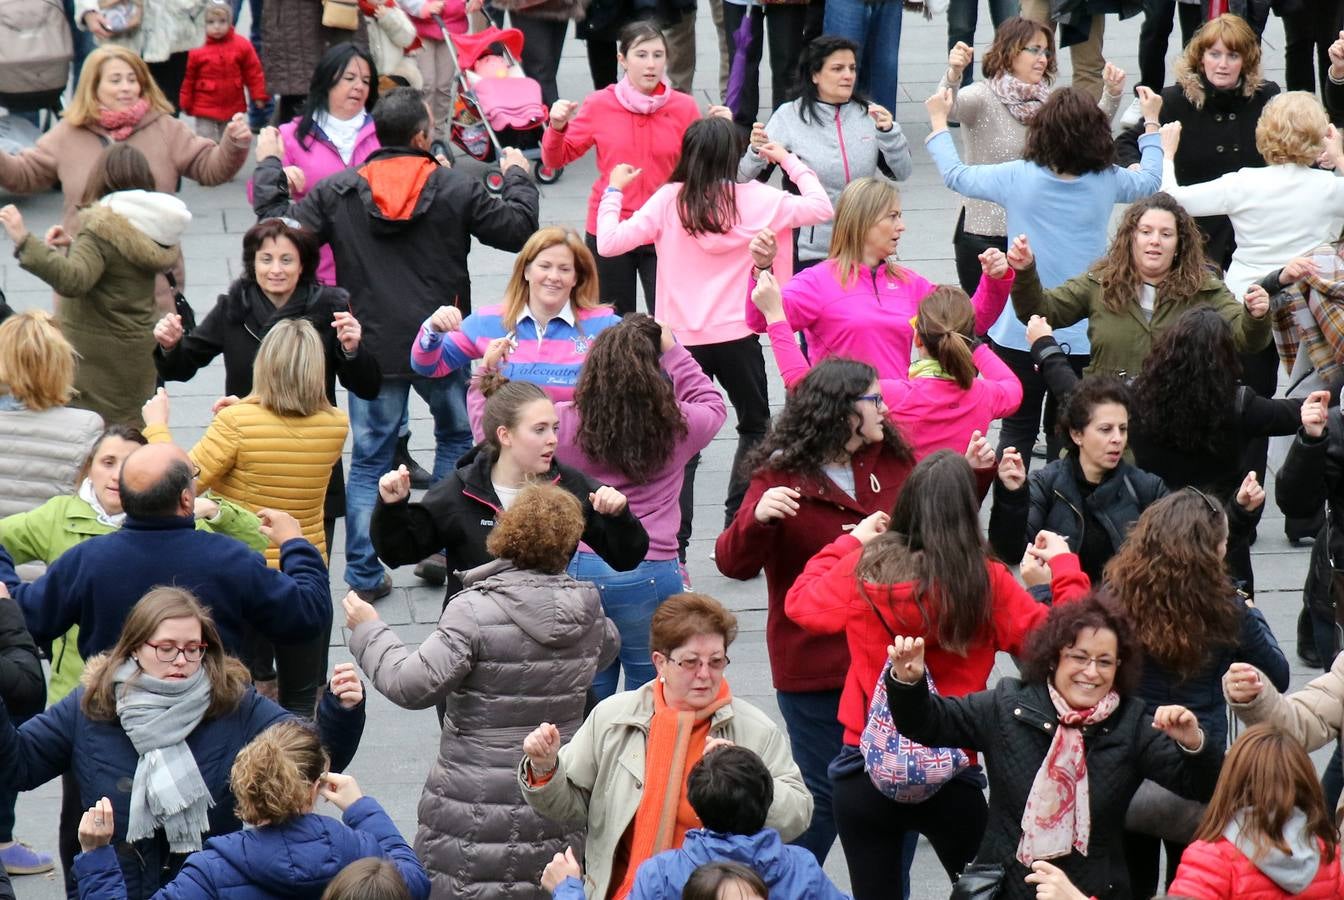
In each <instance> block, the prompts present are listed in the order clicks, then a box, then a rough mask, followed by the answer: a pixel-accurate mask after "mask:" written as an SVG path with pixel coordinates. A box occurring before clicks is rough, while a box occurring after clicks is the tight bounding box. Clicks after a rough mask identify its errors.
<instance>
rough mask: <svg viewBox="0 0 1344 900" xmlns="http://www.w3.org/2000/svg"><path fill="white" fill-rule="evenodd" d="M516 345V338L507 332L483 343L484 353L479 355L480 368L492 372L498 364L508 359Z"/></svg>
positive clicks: (496, 368) (500, 364)
mask: <svg viewBox="0 0 1344 900" xmlns="http://www.w3.org/2000/svg"><path fill="white" fill-rule="evenodd" d="M517 346H518V339H517V338H516V337H514V336H513V332H509V333H508V334H506V335H504V336H503V337H497V338H495V339H493V340H492V341H490V343H488V344H486V345H485V353H484V354H483V355H482V356H481V369H482V370H483V371H486V372H494V371H497V370H498V369H499V367H500V366H502V365H504V363H506V362H508V361H509V354H510V353H512V352H513V351H514V349H515V348H517Z"/></svg>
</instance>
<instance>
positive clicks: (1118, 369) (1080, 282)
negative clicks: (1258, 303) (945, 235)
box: [1012, 265, 1272, 378]
mask: <svg viewBox="0 0 1344 900" xmlns="http://www.w3.org/2000/svg"><path fill="white" fill-rule="evenodd" d="M1012 298H1013V311H1014V312H1016V313H1017V317H1018V318H1019V319H1021V320H1022V321H1023V322H1024V323H1025V322H1026V321H1027V320H1028V319H1030V318H1031V317H1032V316H1044V317H1045V319H1046V321H1048V322H1049V323H1050V326H1051V327H1052V328H1063V327H1065V326H1066V325H1072V324H1074V323H1075V322H1078V321H1080V320H1082V319H1087V320H1088V323H1087V336H1088V339H1089V340H1091V342H1092V362H1091V363H1089V364H1088V367H1087V369H1086V372H1087V373H1088V374H1093V373H1101V374H1106V375H1119V376H1120V377H1122V378H1133V377H1134V376H1135V375H1138V374H1139V369H1141V368H1142V367H1143V361H1144V359H1145V358H1146V357H1147V356H1148V351H1149V350H1150V349H1152V346H1153V341H1155V340H1157V338H1158V337H1159V336H1161V334H1162V333H1163V332H1164V331H1166V330H1167V329H1168V328H1170V327H1171V326H1172V325H1173V324H1175V322H1176V320H1177V319H1179V318H1180V317H1181V315H1182V314H1183V313H1185V311H1186V310H1190V309H1195V308H1196V307H1200V306H1208V307H1212V308H1213V309H1215V310H1217V312H1218V314H1219V315H1220V316H1222V317H1223V319H1224V320H1226V321H1227V324H1228V325H1230V326H1232V339H1233V340H1234V341H1236V344H1237V349H1238V350H1240V351H1241V352H1243V353H1252V352H1255V351H1257V350H1263V349H1264V348H1265V347H1267V346H1268V345H1269V342H1270V339H1271V337H1272V335H1271V333H1270V326H1269V316H1267V315H1266V316H1264V317H1262V318H1259V319H1256V318H1253V317H1252V316H1251V314H1250V313H1248V312H1247V311H1246V307H1245V305H1244V304H1242V302H1241V301H1240V300H1238V299H1237V298H1236V297H1234V296H1232V292H1231V291H1229V290H1228V289H1227V286H1226V285H1224V284H1223V282H1222V279H1220V278H1218V277H1217V276H1215V275H1212V274H1211V275H1209V276H1207V277H1206V278H1205V279H1204V283H1203V284H1202V285H1200V288H1199V290H1198V291H1197V292H1196V293H1195V295H1194V296H1193V297H1190V298H1186V299H1177V300H1175V301H1172V300H1168V301H1166V302H1159V303H1158V304H1157V308H1156V309H1154V310H1153V318H1152V319H1151V320H1149V319H1148V318H1147V317H1146V316H1145V315H1144V313H1143V309H1142V308H1141V307H1140V306H1139V300H1138V298H1137V297H1136V298H1134V299H1133V300H1132V301H1130V303H1129V304H1128V305H1126V307H1125V309H1124V310H1123V311H1121V312H1118V313H1117V312H1112V311H1111V310H1109V309H1107V308H1106V306H1105V305H1104V304H1103V303H1102V302H1101V282H1100V281H1099V280H1098V279H1097V276H1096V275H1095V274H1093V273H1092V272H1087V273H1085V274H1083V275H1079V276H1078V277H1077V278H1070V279H1069V280H1068V281H1066V282H1064V283H1063V284H1061V285H1059V286H1058V287H1053V288H1051V289H1050V290H1048V291H1047V290H1045V289H1043V288H1042V287H1041V280H1040V278H1039V277H1037V275H1036V266H1034V265H1032V266H1028V267H1027V268H1025V269H1022V270H1020V271H1018V273H1017V278H1016V279H1015V280H1014V281H1013V292H1012Z"/></svg>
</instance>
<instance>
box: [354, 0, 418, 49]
mask: <svg viewBox="0 0 1344 900" xmlns="http://www.w3.org/2000/svg"><path fill="white" fill-rule="evenodd" d="M380 6H385V7H387V8H388V9H398V8H399V7H398V6H397V4H396V0H378V2H376V3H371V2H370V0H359V11H360V12H362V13H363V14H364V15H366V16H368V17H369V18H370V19H372V18H374V15H373V11H374V10H375V9H377V8H378V7H380ZM421 46H422V45H421V43H420V36H419V35H416V36H415V38H414V39H413V40H412V41H411V42H410V43H409V44H407V45H406V46H405V47H402V48H401V49H402V52H403V53H414V52H415V51H417V50H419V49H420V47H421Z"/></svg>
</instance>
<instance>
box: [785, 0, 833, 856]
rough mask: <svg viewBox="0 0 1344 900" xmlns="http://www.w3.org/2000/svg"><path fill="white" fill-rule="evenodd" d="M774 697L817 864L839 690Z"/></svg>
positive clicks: (827, 842) (825, 836)
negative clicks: (807, 809)
mask: <svg viewBox="0 0 1344 900" xmlns="http://www.w3.org/2000/svg"><path fill="white" fill-rule="evenodd" d="M828 2H829V0H828ZM775 700H777V701H778V702H779V711H780V713H781V714H782V715H783V716H784V727H785V728H786V729H787V730H788V732H789V744H790V745H792V747H793V761H794V762H796V763H798V770H799V771H800V772H802V773H803V783H804V784H806V785H807V789H808V790H809V791H811V792H812V824H811V825H808V826H807V831H804V832H803V833H802V834H801V835H799V836H798V837H797V838H796V839H795V840H794V843H795V844H797V845H798V846H799V847H802V848H803V849H804V850H806V851H808V852H809V853H811V854H812V855H813V856H815V857H816V858H817V864H818V865H820V864H822V863H824V862H826V854H828V853H830V852H831V846H832V845H834V844H835V834H836V830H835V815H834V814H833V813H832V811H831V777H830V775H829V774H827V771H826V769H827V767H828V766H829V765H830V764H831V760H833V759H835V757H836V756H837V755H838V754H839V753H840V748H841V747H842V746H843V745H844V742H845V727H844V726H843V725H841V724H840V722H839V720H838V719H837V718H836V715H837V713H838V712H839V710H840V692H839V691H776V692H775Z"/></svg>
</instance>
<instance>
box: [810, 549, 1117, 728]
mask: <svg viewBox="0 0 1344 900" xmlns="http://www.w3.org/2000/svg"><path fill="white" fill-rule="evenodd" d="M862 551H863V545H862V544H860V543H859V540H858V538H855V537H852V536H850V535H842V536H841V537H839V538H837V539H836V540H835V541H833V542H832V543H831V544H829V545H827V546H826V547H824V548H822V550H821V551H820V552H818V553H817V555H816V556H813V557H812V559H811V560H810V561H809V562H808V563H807V567H806V568H805V569H804V570H803V572H802V574H801V575H799V576H798V579H797V581H795V582H794V585H793V588H792V589H791V590H790V591H789V592H788V594H787V596H786V597H785V599H784V608H785V611H786V612H787V613H788V616H789V618H790V619H792V620H793V621H794V622H796V623H798V625H799V626H800V627H802V628H806V629H807V630H808V631H811V632H814V633H816V634H824V635H834V636H836V637H839V638H843V639H845V640H847V642H848V644H849V654H850V658H851V662H850V665H849V676H848V677H847V678H846V679H845V690H844V693H843V694H841V695H840V724H841V725H843V726H845V743H846V744H849V745H850V746H853V747H857V746H858V745H859V735H860V734H862V733H863V727H864V724H865V723H866V722H867V720H868V704H869V703H871V702H872V699H873V688H874V687H875V686H876V685H877V677H878V676H879V675H880V674H882V666H883V665H884V664H885V663H886V661H887V646H888V645H889V644H890V643H891V633H890V632H888V631H887V628H891V629H892V630H894V631H895V633H896V634H898V635H905V636H911V637H919V636H922V637H923V638H924V641H925V650H924V660H925V665H926V666H927V667H928V671H929V675H930V676H931V677H932V678H933V686H934V687H935V688H936V689H937V691H938V693H940V694H943V695H945V696H948V697H964V696H966V695H967V694H971V693H974V692H976V691H983V690H984V689H985V684H986V683H987V682H988V681H989V673H990V671H991V670H992V669H993V668H994V654H995V652H996V651H998V650H1003V651H1006V652H1008V653H1012V654H1015V655H1016V654H1020V653H1021V652H1022V645H1023V643H1025V641H1026V637H1027V635H1028V634H1029V633H1030V632H1031V631H1032V629H1034V628H1036V627H1037V626H1038V625H1040V624H1041V622H1043V621H1045V617H1046V615H1047V614H1048V613H1049V612H1050V607H1048V606H1046V605H1045V604H1044V603H1039V602H1037V600H1036V599H1035V598H1034V597H1032V596H1031V594H1029V593H1028V592H1027V589H1026V588H1024V587H1022V585H1020V584H1018V583H1017V579H1015V578H1013V575H1012V573H1011V572H1009V571H1008V567H1007V566H1005V565H1004V564H1003V563H1001V562H997V561H987V562H986V565H987V566H988V567H989V590H990V594H991V595H992V598H993V599H992V602H993V606H994V612H993V621H992V623H991V627H992V633H991V634H987V635H985V636H984V638H983V639H982V640H980V641H979V642H978V643H976V644H975V645H973V646H972V647H970V648H969V649H968V650H967V651H966V655H965V656H962V655H960V654H957V653H954V652H953V651H951V650H948V649H946V648H944V647H942V646H940V645H939V643H938V635H937V629H936V622H935V623H934V626H935V627H933V628H929V627H928V626H926V625H925V624H924V623H925V619H924V615H923V613H921V611H920V609H919V607H918V606H917V605H916V604H915V601H914V586H915V585H914V582H902V583H899V584H873V583H871V582H867V581H865V582H864V589H865V590H866V592H867V594H868V598H869V599H870V600H872V602H873V605H875V606H876V607H877V608H878V609H879V610H881V612H882V618H883V621H885V622H886V627H884V626H883V625H882V623H881V622H879V621H878V620H877V617H876V616H875V615H874V614H873V608H872V606H869V605H868V601H867V600H864V599H863V596H862V595H861V594H860V593H859V587H858V580H857V578H856V577H855V574H854V573H855V569H856V568H857V566H858V562H859V557H860V556H861V555H862ZM1050 568H1051V571H1053V572H1054V576H1055V577H1054V580H1053V581H1052V582H1051V583H1050V586H1051V589H1052V595H1053V597H1054V602H1055V603H1056V604H1059V603H1067V602H1069V601H1071V600H1077V599H1078V598H1080V597H1082V596H1083V595H1085V594H1086V593H1087V592H1088V591H1089V590H1090V589H1091V587H1092V584H1091V582H1090V581H1089V580H1088V577H1087V575H1085V574H1084V573H1083V571H1082V570H1081V569H1079V568H1078V557H1077V556H1075V555H1073V554H1072V553H1066V554H1062V555H1060V556H1056V557H1055V559H1054V561H1053V562H1052V563H1051V566H1050Z"/></svg>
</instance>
